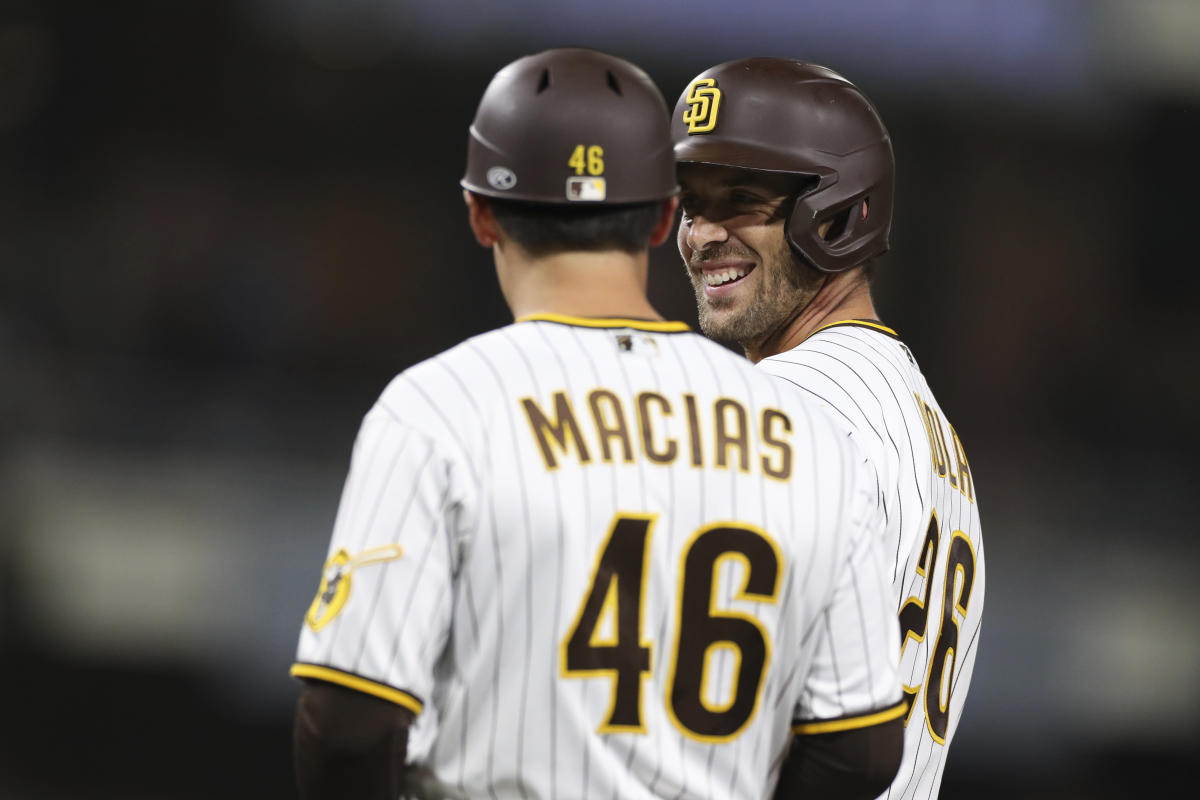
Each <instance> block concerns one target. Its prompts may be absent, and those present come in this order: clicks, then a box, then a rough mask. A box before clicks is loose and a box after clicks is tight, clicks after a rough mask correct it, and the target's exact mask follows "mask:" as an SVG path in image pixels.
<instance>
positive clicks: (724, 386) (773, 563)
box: [292, 315, 904, 800]
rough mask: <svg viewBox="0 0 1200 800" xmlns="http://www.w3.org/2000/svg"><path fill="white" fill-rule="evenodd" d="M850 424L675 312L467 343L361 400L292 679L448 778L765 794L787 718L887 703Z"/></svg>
mask: <svg viewBox="0 0 1200 800" xmlns="http://www.w3.org/2000/svg"><path fill="white" fill-rule="evenodd" d="M854 438H856V437H855V436H854V435H849V436H848V435H847V433H846V432H845V431H844V430H842V429H840V428H839V427H838V426H837V425H836V424H835V423H834V421H833V420H831V419H830V418H829V417H828V415H827V414H826V413H825V412H824V411H823V410H822V409H820V408H819V407H818V406H817V404H815V403H811V402H809V401H806V400H804V399H803V398H801V397H799V396H797V395H796V394H795V393H793V392H789V391H787V390H786V389H785V388H784V387H783V386H781V385H780V384H779V383H778V382H776V381H774V380H772V379H771V378H770V377H768V376H767V375H764V374H763V373H762V372H760V371H759V370H756V369H754V368H753V366H751V365H750V364H749V363H748V362H747V361H745V360H744V359H742V358H740V357H738V356H735V355H734V354H732V353H730V352H729V351H728V350H726V349H724V348H723V347H721V346H719V345H717V344H714V343H712V342H710V341H709V340H707V339H705V338H704V337H702V336H699V335H697V334H693V333H691V332H689V331H688V330H687V326H686V325H683V324H682V323H671V322H641V321H634V320H596V319H580V318H574V317H560V316H553V315H539V316H535V317H530V318H525V319H522V320H520V321H518V322H516V323H514V324H513V325H510V326H507V327H504V328H501V329H499V330H496V331H492V332H490V333H487V334H483V335H481V336H478V337H475V338H472V339H469V340H467V341H466V342H464V343H462V344H460V345H459V346H457V347H455V348H453V349H451V350H448V351H446V352H445V353H442V354H441V355H439V356H436V357H434V358H432V359H430V360H428V361H426V362H423V363H421V364H418V365H416V366H414V367H412V368H411V369H409V370H407V371H405V372H403V373H401V374H400V375H399V376H397V378H396V379H394V380H393V381H392V383H391V384H390V385H389V386H388V387H387V389H386V390H385V391H384V392H383V394H382V395H381V396H380V398H379V400H378V402H377V403H376V405H375V406H374V407H373V408H372V409H371V410H370V411H369V412H368V413H367V415H366V416H365V418H364V421H363V424H362V428H361V430H360V432H359V436H358V439H357V441H356V442H355V446H354V450H353V455H352V457H351V466H350V472H349V476H348V478H347V481H346V485H345V488H344V490H343V495H342V501H341V504H340V507H339V510H338V514H337V518H336V521H335V524H334V530H333V535H332V541H331V543H330V547H329V553H328V561H327V562H326V566H325V569H324V572H323V576H322V581H321V586H320V588H319V590H318V593H317V596H316V598H315V599H314V601H313V604H312V606H311V608H310V609H309V611H308V614H307V615H306V618H305V622H304V624H303V626H302V628H301V636H300V642H299V646H298V654H297V663H296V664H295V665H294V666H293V668H292V674H294V675H297V676H299V677H306V678H316V679H321V680H326V681H331V682H334V683H339V684H342V685H345V686H349V687H352V688H355V689H358V690H360V691H363V692H367V693H369V694H373V695H375V696H378V697H382V698H385V699H388V700H391V701H392V702H395V703H398V704H400V705H402V706H405V707H407V708H410V709H412V710H413V711H415V712H417V714H418V717H417V721H416V723H415V725H414V727H413V729H412V731H411V735H410V738H409V758H410V761H413V762H421V763H423V764H424V765H425V766H427V767H428V768H429V769H431V770H432V771H433V773H434V774H435V775H436V777H437V779H438V780H439V781H440V782H441V783H442V784H444V785H445V786H447V787H449V788H450V789H451V790H453V791H454V792H456V793H458V794H460V795H462V796H466V797H481V798H484V797H492V798H508V797H521V798H562V797H571V798H584V799H586V798H604V799H605V800H609V798H651V797H665V798H680V799H682V798H704V797H723V798H734V799H735V800H737V799H740V798H746V799H747V800H749V798H755V799H757V798H763V797H766V796H768V795H769V793H770V791H771V788H772V786H773V785H774V782H775V781H776V780H777V778H778V772H779V768H780V765H781V763H782V760H783V757H784V755H785V753H786V750H787V747H788V744H789V739H790V737H791V734H792V732H793V730H795V731H797V732H800V733H809V732H813V733H816V732H822V731H835V730H843V729H850V728H854V727H860V726H864V725H870V724H876V723H879V722H883V721H886V720H888V719H895V718H897V717H899V716H900V715H901V714H902V713H903V710H904V706H903V703H902V702H901V696H900V687H899V680H898V677H897V674H896V665H895V652H896V649H897V648H898V647H899V636H898V634H897V631H896V625H895V621H894V617H893V612H892V609H891V604H890V599H889V597H888V586H889V583H888V580H887V577H886V562H887V561H888V559H889V554H886V553H884V552H883V550H882V548H881V543H880V541H879V539H878V537H877V536H876V535H875V533H874V531H876V530H877V529H878V526H879V524H880V523H879V514H880V512H879V507H878V488H877V481H876V478H875V474H874V470H873V469H872V468H871V467H870V465H869V464H868V463H867V461H866V458H865V456H864V454H863V452H862V451H861V450H859V449H858V448H857V446H856V445H855V444H854V442H853V439H854Z"/></svg>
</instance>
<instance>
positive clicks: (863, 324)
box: [813, 319, 900, 339]
mask: <svg viewBox="0 0 1200 800" xmlns="http://www.w3.org/2000/svg"><path fill="white" fill-rule="evenodd" d="M843 325H849V326H851V327H856V328H870V329H871V330H875V331H879V332H880V333H886V334H887V335H888V336H891V337H892V338H893V339H899V338H900V334H898V333H896V332H895V331H894V330H892V329H891V328H889V327H888V326H887V325H884V324H882V323H879V322H872V321H871V320H868V319H842V320H838V321H837V322H831V323H829V324H828V325H822V326H821V327H819V328H817V329H816V330H815V331H813V333H820V332H821V331H824V330H828V329H829V328H836V327H839V326H843Z"/></svg>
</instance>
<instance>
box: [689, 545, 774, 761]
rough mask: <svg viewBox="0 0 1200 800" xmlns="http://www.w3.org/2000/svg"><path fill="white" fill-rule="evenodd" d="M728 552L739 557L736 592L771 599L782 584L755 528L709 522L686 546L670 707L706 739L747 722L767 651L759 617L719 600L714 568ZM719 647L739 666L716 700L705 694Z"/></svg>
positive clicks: (725, 736)
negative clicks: (726, 693)
mask: <svg viewBox="0 0 1200 800" xmlns="http://www.w3.org/2000/svg"><path fill="white" fill-rule="evenodd" d="M727 559H733V560H737V561H741V562H742V563H743V564H744V565H745V568H746V569H745V571H744V572H743V575H744V576H745V577H744V582H743V584H742V587H741V589H740V590H739V591H738V592H737V594H736V595H735V597H736V598H737V599H738V600H755V601H758V602H766V603H774V602H775V601H776V599H777V592H778V591H779V568H780V561H781V558H780V555H779V551H778V550H777V549H776V547H775V544H774V543H773V542H772V541H771V540H770V539H768V538H767V537H766V536H765V535H764V534H763V533H762V532H760V531H757V530H754V529H753V528H749V527H732V526H728V525H718V526H713V527H710V528H705V529H701V530H700V531H699V532H697V534H696V536H695V537H694V538H693V539H692V541H691V542H690V543H689V544H688V546H687V547H686V548H685V549H684V552H683V558H682V566H681V569H682V580H681V581H680V582H679V624H678V625H677V626H676V628H677V630H678V631H679V633H678V638H677V640H676V644H675V657H674V661H673V665H672V668H671V678H670V680H669V681H668V687H667V712H668V713H669V714H670V715H671V719H672V720H673V721H674V722H675V723H676V724H677V725H679V727H680V728H682V729H683V730H684V731H685V732H687V733H689V734H691V735H692V736H693V737H694V738H696V739H700V740H702V741H706V742H723V741H728V740H730V739H733V738H735V737H736V736H737V735H738V734H739V733H741V732H742V729H743V728H745V727H746V725H747V723H749V722H750V720H751V718H752V717H753V716H754V712H755V710H756V709H757V708H758V697H759V690H760V689H761V688H762V681H763V677H764V676H765V675H766V672H767V663H768V662H769V661H770V655H771V645H770V641H769V638H768V635H767V632H766V630H764V629H763V627H762V625H761V623H759V622H758V620H756V619H754V617H751V616H749V615H746V614H738V613H735V612H732V611H718V610H717V608H716V596H717V576H718V574H719V572H720V566H721V563H722V562H723V561H725V560H727ZM722 649H726V650H731V651H733V654H734V663H735V664H737V667H736V670H735V673H734V676H733V689H732V690H731V691H730V698H729V700H728V701H727V702H724V703H720V704H717V705H713V704H710V703H709V702H708V701H707V700H706V699H705V697H704V692H705V687H706V686H707V685H708V684H709V681H708V667H709V663H710V656H711V655H713V654H714V653H715V652H716V651H718V650H722Z"/></svg>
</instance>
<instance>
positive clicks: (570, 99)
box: [462, 48, 679, 205]
mask: <svg viewBox="0 0 1200 800" xmlns="http://www.w3.org/2000/svg"><path fill="white" fill-rule="evenodd" d="M669 121H670V118H669V116H668V112H667V104H666V101H664V100H663V96H662V93H661V92H659V90H658V88H657V87H656V86H655V85H654V82H653V81H651V80H650V77H649V76H648V75H646V73H645V72H643V71H642V70H641V69H639V68H638V67H636V66H634V65H633V64H630V63H629V62H628V61H624V60H622V59H619V58H617V57H615V56H610V55H608V54H606V53H601V52H599V51H596V50H587V49H582V48H560V49H555V50H546V51H544V52H542V53H537V54H536V55H531V56H526V57H524V58H521V59H518V60H517V61H514V62H513V63H511V64H509V65H508V66H507V67H505V68H504V69H502V70H500V71H499V72H497V73H496V76H495V77H494V78H492V82H491V83H490V84H488V87H487V89H486V90H485V91H484V93H483V99H481V100H480V101H479V108H478V110H476V112H475V121H474V122H473V123H472V124H471V133H470V138H469V140H468V144H467V172H466V175H464V176H463V179H462V186H463V187H464V188H466V189H469V190H471V191H472V192H476V193H478V194H482V195H486V196H488V197H496V198H503V199H508V200H524V201H529V202H537V203H554V204H572V203H574V204H579V205H587V204H604V205H613V204H622V203H642V202H650V201H655V200H665V199H666V198H668V197H671V196H672V195H674V194H675V193H676V192H677V191H678V188H679V187H678V186H677V185H676V182H675V159H674V157H673V155H672V152H671V131H670V127H669Z"/></svg>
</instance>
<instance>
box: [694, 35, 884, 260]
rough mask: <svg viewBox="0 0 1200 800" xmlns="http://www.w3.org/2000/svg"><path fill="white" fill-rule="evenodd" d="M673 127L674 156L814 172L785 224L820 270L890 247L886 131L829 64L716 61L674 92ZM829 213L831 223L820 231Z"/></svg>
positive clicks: (792, 239)
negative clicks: (677, 93) (680, 91)
mask: <svg viewBox="0 0 1200 800" xmlns="http://www.w3.org/2000/svg"><path fill="white" fill-rule="evenodd" d="M671 134H672V136H673V138H674V140H675V159H676V161H679V162H681V163H700V164H720V165H724V166H730V167H741V168H744V169H751V170H764V171H769V172H786V173H794V174H797V175H805V176H809V177H811V178H813V181H812V186H811V187H808V188H806V190H805V191H804V192H803V193H802V194H801V195H800V197H799V198H798V199H797V200H796V203H795V206H794V207H793V208H792V211H791V213H790V215H789V217H788V221H787V228H786V233H787V240H788V244H789V245H791V247H792V250H793V251H795V252H796V253H798V254H799V255H800V256H801V257H802V258H804V259H805V261H807V262H808V263H809V264H811V265H812V266H814V267H816V268H817V269H819V270H821V271H822V272H841V271H842V270H846V269H850V268H851V267H854V266H857V265H858V264H861V263H863V262H864V261H866V260H867V259H869V258H871V257H873V256H877V255H879V254H880V253H883V252H884V251H886V250H887V248H888V233H889V231H890V230H891V227H892V186H893V182H894V173H895V160H894V158H893V156H892V143H891V137H889V136H888V132H887V129H886V128H884V126H883V121H882V120H881V119H880V118H879V114H878V113H877V112H876V111H875V108H874V107H873V106H872V105H871V103H870V101H868V100H867V98H866V97H864V96H863V94H862V92H860V91H859V90H858V89H857V88H856V87H855V86H854V84H852V83H850V81H848V80H846V79H845V78H843V77H842V76H841V75H838V74H837V73H836V72H834V71H833V70H831V69H828V68H826V67H822V66H818V65H816V64H807V63H804V62H802V61H793V60H791V59H785V58H748V59H743V60H740V61H730V62H727V63H724V64H719V65H717V66H715V67H713V68H711V69H709V70H707V71H705V72H702V73H700V75H698V76H697V77H696V78H695V80H693V81H692V82H691V83H690V84H689V85H688V88H687V89H686V90H685V91H684V93H683V95H682V96H681V97H680V98H679V102H678V103H676V104H675V113H674V116H673V118H672V119H671ZM864 203H865V205H864ZM826 221H830V222H832V225H831V227H830V229H829V231H828V232H827V233H826V235H825V236H821V235H820V234H819V233H818V228H819V227H820V225H821V224H822V223H823V222H826Z"/></svg>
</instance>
